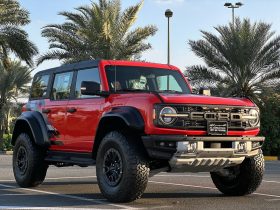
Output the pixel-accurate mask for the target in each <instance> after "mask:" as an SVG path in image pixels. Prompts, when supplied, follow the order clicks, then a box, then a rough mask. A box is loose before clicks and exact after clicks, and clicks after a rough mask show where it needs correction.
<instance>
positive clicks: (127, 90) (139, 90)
mask: <svg viewBox="0 0 280 210" xmlns="http://www.w3.org/2000/svg"><path fill="white" fill-rule="evenodd" d="M122 91H124V92H151V91H149V90H142V89H120V90H118V91H117V92H122Z"/></svg>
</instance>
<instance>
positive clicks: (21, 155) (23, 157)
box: [16, 146, 28, 175]
mask: <svg viewBox="0 0 280 210" xmlns="http://www.w3.org/2000/svg"><path fill="white" fill-rule="evenodd" d="M16 163H17V168H18V169H19V172H20V174H21V175H24V174H25V172H26V169H27V166H28V162H27V151H26V148H25V147H23V146H21V147H20V148H19V149H18V153H17V161H16Z"/></svg>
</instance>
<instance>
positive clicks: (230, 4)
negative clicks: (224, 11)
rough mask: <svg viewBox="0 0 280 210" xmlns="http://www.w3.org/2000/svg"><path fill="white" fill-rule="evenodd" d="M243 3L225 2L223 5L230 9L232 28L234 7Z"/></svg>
mask: <svg viewBox="0 0 280 210" xmlns="http://www.w3.org/2000/svg"><path fill="white" fill-rule="evenodd" d="M242 5H243V4H242V3H241V2H237V3H235V4H232V3H225V4H224V6H225V7H227V8H229V9H232V24H233V28H234V9H237V8H239V7H241V6H242Z"/></svg>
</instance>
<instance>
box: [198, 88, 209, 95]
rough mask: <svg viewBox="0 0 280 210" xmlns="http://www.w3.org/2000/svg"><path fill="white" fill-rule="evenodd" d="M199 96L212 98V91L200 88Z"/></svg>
mask: <svg viewBox="0 0 280 210" xmlns="http://www.w3.org/2000/svg"><path fill="white" fill-rule="evenodd" d="M199 94H200V95H205V96H211V90H210V89H209V88H200V89H199Z"/></svg>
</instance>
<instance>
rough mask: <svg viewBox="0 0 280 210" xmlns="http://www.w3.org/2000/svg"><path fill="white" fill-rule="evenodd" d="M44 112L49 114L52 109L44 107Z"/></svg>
mask: <svg viewBox="0 0 280 210" xmlns="http://www.w3.org/2000/svg"><path fill="white" fill-rule="evenodd" d="M42 112H43V113H44V114H49V113H50V112H51V110H50V109H42Z"/></svg>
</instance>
